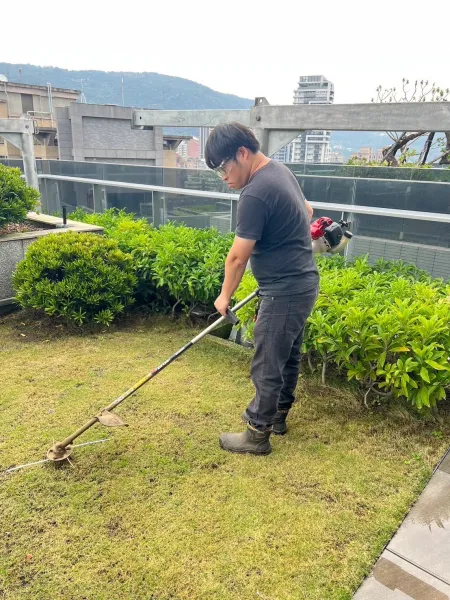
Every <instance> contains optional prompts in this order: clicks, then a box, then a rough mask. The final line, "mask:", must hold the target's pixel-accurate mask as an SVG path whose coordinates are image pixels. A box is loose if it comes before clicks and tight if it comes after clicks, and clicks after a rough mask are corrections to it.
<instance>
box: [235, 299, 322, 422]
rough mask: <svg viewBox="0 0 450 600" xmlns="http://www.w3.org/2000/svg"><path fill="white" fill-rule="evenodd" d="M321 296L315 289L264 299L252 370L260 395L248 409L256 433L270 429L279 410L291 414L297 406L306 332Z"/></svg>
mask: <svg viewBox="0 0 450 600" xmlns="http://www.w3.org/2000/svg"><path fill="white" fill-rule="evenodd" d="M317 293H318V290H317V288H314V289H312V290H310V291H307V292H304V293H302V294H295V295H292V296H262V297H261V305H260V309H259V312H258V317H257V319H256V324H255V330H254V343H255V355H254V357H253V361H252V367H251V378H252V381H253V385H254V386H255V390H256V393H255V396H254V398H253V400H252V401H251V402H250V404H249V406H248V408H247V413H248V416H249V417H250V425H252V426H253V427H255V428H256V429H259V430H261V431H264V430H266V429H268V428H270V427H271V425H272V424H273V418H274V416H275V413H276V412H277V410H289V409H290V408H291V406H292V404H293V403H294V400H295V396H294V392H295V388H296V386H297V381H298V376H299V372H300V356H301V346H302V342H303V332H304V329H305V323H306V320H307V318H308V317H309V315H310V313H311V311H312V309H313V307H314V303H315V301H316V298H317Z"/></svg>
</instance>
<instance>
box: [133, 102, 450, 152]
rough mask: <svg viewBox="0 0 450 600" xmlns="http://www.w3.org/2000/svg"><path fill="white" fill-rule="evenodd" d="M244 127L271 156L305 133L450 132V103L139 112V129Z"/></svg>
mask: <svg viewBox="0 0 450 600" xmlns="http://www.w3.org/2000/svg"><path fill="white" fill-rule="evenodd" d="M232 121H238V122H239V123H242V124H243V125H247V126H248V127H251V128H252V129H254V130H255V131H256V133H257V136H258V138H259V140H260V142H261V145H262V149H263V151H265V152H266V153H268V154H269V155H271V154H274V152H276V151H277V150H279V149H280V148H282V147H283V146H284V145H286V144H288V143H289V142H290V141H291V140H293V139H294V138H295V137H296V136H297V135H299V134H300V133H301V132H302V131H305V130H307V131H311V130H328V131H424V132H425V131H450V102H413V103H395V104H375V103H374V104H300V105H288V106H271V105H270V104H268V103H267V100H266V99H265V98H256V101H255V106H254V107H252V108H250V109H248V110H135V111H134V112H133V126H134V127H144V128H147V127H154V126H162V127H215V126H216V125H219V124H221V123H230V122H232Z"/></svg>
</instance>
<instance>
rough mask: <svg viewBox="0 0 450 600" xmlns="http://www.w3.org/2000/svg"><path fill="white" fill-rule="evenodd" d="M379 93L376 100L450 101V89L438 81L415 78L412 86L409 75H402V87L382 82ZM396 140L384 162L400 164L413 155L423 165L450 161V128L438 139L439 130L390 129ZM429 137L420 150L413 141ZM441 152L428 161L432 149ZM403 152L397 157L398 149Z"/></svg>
mask: <svg viewBox="0 0 450 600" xmlns="http://www.w3.org/2000/svg"><path fill="white" fill-rule="evenodd" d="M376 92H377V96H376V98H372V102H383V103H385V102H448V101H449V100H450V89H449V88H447V89H445V90H444V89H443V88H440V87H437V86H436V84H435V83H432V84H430V83H429V82H428V81H424V80H422V81H415V82H414V85H413V86H410V82H409V79H405V78H403V79H402V86H401V90H397V88H395V87H394V88H383V87H382V86H381V85H379V86H378V87H377V89H376ZM386 133H387V135H388V136H389V137H390V138H391V140H392V144H391V145H390V146H386V148H383V159H382V163H383V164H386V165H388V166H390V167H398V166H401V165H402V164H405V163H406V162H407V160H408V159H409V158H413V157H417V155H418V159H417V161H416V162H415V164H416V165H417V166H419V167H422V166H425V165H429V166H431V165H432V164H434V163H439V164H441V165H448V164H450V131H447V132H445V138H437V139H435V135H436V132H435V131H402V132H395V131H387V132H386ZM422 137H423V138H425V141H424V145H423V148H422V151H421V152H420V154H419V153H418V152H417V150H415V149H411V148H410V147H411V145H412V144H413V143H414V142H415V141H416V140H417V139H419V138H422ZM438 148H439V150H440V154H439V155H438V156H437V157H436V158H434V159H432V160H430V161H429V162H428V163H427V158H428V155H429V153H430V151H431V150H433V149H438ZM398 152H400V156H398V157H397V153H398Z"/></svg>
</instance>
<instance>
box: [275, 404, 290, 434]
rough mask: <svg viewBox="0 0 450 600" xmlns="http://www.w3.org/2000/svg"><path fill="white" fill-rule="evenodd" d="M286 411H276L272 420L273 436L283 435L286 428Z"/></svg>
mask: <svg viewBox="0 0 450 600" xmlns="http://www.w3.org/2000/svg"><path fill="white" fill-rule="evenodd" d="M288 412H289V411H288V410H277V412H276V414H275V417H274V418H273V428H272V431H273V433H274V434H275V435H285V434H286V433H287V430H288V427H287V424H286V417H287V416H288Z"/></svg>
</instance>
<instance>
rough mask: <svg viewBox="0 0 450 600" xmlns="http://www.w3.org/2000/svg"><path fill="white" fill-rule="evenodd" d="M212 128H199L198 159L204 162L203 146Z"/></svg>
mask: <svg viewBox="0 0 450 600" xmlns="http://www.w3.org/2000/svg"><path fill="white" fill-rule="evenodd" d="M212 130H213V127H200V159H201V160H205V146H206V142H207V140H208V138H209V134H210V133H211V131H212Z"/></svg>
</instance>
